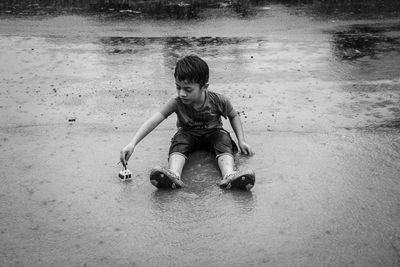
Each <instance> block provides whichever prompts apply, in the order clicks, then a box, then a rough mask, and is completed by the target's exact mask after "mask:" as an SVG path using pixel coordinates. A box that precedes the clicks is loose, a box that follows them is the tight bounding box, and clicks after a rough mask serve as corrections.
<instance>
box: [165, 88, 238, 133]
mask: <svg viewBox="0 0 400 267" xmlns="http://www.w3.org/2000/svg"><path fill="white" fill-rule="evenodd" d="M205 94H206V95H205V96H206V98H205V101H204V104H203V105H202V106H201V107H200V109H198V110H196V109H194V108H193V107H192V106H190V105H185V104H183V103H182V101H181V99H180V98H179V97H176V98H173V99H171V100H169V101H168V102H167V103H166V105H165V106H163V107H162V108H161V110H160V113H161V114H162V115H163V116H164V117H165V118H167V117H168V116H169V115H171V114H172V113H174V112H175V113H176V115H177V122H176V126H177V127H178V128H180V129H182V128H183V129H186V128H188V129H211V128H222V120H221V116H222V117H224V118H225V119H226V118H229V119H232V118H234V117H235V116H236V115H237V113H236V111H235V109H234V108H233V106H232V104H231V102H230V101H229V99H228V98H227V97H225V96H224V95H221V94H219V93H215V92H212V91H208V90H206V91H205Z"/></svg>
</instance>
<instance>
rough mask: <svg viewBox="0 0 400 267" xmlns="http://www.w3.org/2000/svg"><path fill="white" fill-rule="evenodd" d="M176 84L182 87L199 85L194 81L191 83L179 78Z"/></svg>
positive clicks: (176, 79)
mask: <svg viewBox="0 0 400 267" xmlns="http://www.w3.org/2000/svg"><path fill="white" fill-rule="evenodd" d="M175 82H176V84H178V85H180V86H196V85H199V84H198V83H196V82H193V81H189V80H183V81H182V80H178V78H175Z"/></svg>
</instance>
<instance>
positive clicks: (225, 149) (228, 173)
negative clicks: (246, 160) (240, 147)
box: [208, 130, 255, 190]
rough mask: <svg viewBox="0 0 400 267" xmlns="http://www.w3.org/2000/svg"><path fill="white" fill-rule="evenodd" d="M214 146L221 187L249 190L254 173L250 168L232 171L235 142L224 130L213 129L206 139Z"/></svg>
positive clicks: (235, 149)
mask: <svg viewBox="0 0 400 267" xmlns="http://www.w3.org/2000/svg"><path fill="white" fill-rule="evenodd" d="M208 140H209V142H210V143H211V144H213V146H214V151H215V154H216V155H217V158H218V166H219V168H220V170H221V175H222V181H221V182H220V186H221V187H223V188H227V189H229V188H239V189H245V190H250V189H251V188H252V187H253V186H254V182H255V174H254V172H253V171H252V170H244V171H234V157H233V153H235V152H236V151H237V147H236V144H235V143H234V142H233V141H232V139H231V137H230V135H229V133H227V132H226V131H221V130H220V131H215V132H214V133H213V134H212V135H211V136H210V138H209V139H208Z"/></svg>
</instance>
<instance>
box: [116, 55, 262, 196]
mask: <svg viewBox="0 0 400 267" xmlns="http://www.w3.org/2000/svg"><path fill="white" fill-rule="evenodd" d="M174 76H175V82H176V89H177V93H178V97H176V98H173V99H171V100H169V101H168V102H167V103H166V104H165V105H164V106H163V107H161V109H160V110H159V111H158V112H156V113H155V114H154V115H153V116H152V117H150V118H149V119H148V120H147V121H146V122H144V123H143V125H142V126H141V127H140V128H139V130H138V131H137V132H136V134H135V136H134V137H133V139H132V140H131V142H130V143H129V144H128V145H127V146H125V147H124V148H123V149H122V150H121V155H120V160H121V163H122V165H123V166H124V168H125V169H126V165H127V161H128V160H129V158H130V156H131V155H132V153H133V151H134V149H135V147H136V145H137V144H138V143H139V142H140V141H141V140H142V139H143V138H144V137H145V136H146V135H147V134H149V133H150V132H151V131H153V130H154V129H155V128H156V127H157V126H158V125H159V124H160V123H161V122H162V121H163V120H165V119H166V118H167V117H168V116H169V115H171V114H172V113H176V115H177V127H178V132H177V133H176V134H175V135H174V137H173V138H172V140H171V146H170V149H169V158H168V165H169V167H168V168H164V167H156V168H154V169H153V170H152V171H151V173H150V182H151V183H152V184H153V185H154V186H156V187H158V188H173V189H174V188H180V187H183V186H184V183H183V182H182V180H181V174H182V169H183V167H184V165H185V162H186V159H187V156H188V154H189V153H190V152H192V151H193V150H195V149H196V148H200V147H202V148H208V149H211V150H212V151H213V152H214V153H215V155H216V158H217V162H218V166H219V169H220V171H221V174H222V181H221V182H220V183H219V185H220V186H221V187H222V188H226V189H230V188H239V189H243V190H250V189H251V188H252V187H253V186H254V183H255V174H254V172H253V171H252V170H246V171H234V154H235V153H236V152H238V148H237V146H236V144H235V142H234V141H233V140H232V138H231V136H230V134H229V133H228V132H227V131H226V130H224V129H223V128H222V121H221V116H223V117H224V118H227V117H228V118H229V121H230V123H231V125H232V128H233V130H234V132H235V134H236V137H237V140H238V144H239V148H240V150H241V152H242V153H243V154H246V155H253V151H252V149H251V147H250V146H249V145H248V144H247V143H246V142H245V140H244V134H243V129H242V123H241V121H240V117H239V115H238V114H237V112H236V111H235V109H234V108H233V107H232V105H231V103H230V101H229V100H228V99H227V98H226V97H225V96H223V95H221V94H218V93H214V92H211V91H208V78H209V69H208V65H207V63H206V62H205V61H204V60H202V59H201V58H199V57H198V56H195V55H190V56H186V57H184V58H182V59H180V60H179V61H178V62H177V63H176V67H175V73H174Z"/></svg>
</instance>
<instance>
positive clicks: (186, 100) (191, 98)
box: [175, 78, 208, 105]
mask: <svg viewBox="0 0 400 267" xmlns="http://www.w3.org/2000/svg"><path fill="white" fill-rule="evenodd" d="M175 83H176V90H177V91H178V96H179V98H180V99H181V100H182V103H183V104H185V105H194V104H202V103H203V101H204V91H205V90H206V89H207V87H208V84H205V85H204V86H203V87H200V85H199V84H198V83H193V82H190V81H187V80H185V81H179V80H178V79H176V78H175Z"/></svg>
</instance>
